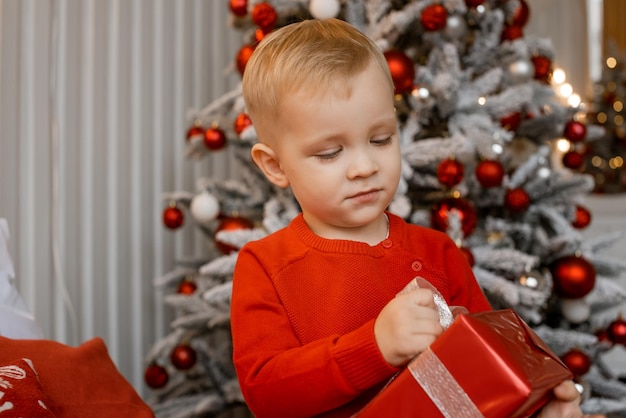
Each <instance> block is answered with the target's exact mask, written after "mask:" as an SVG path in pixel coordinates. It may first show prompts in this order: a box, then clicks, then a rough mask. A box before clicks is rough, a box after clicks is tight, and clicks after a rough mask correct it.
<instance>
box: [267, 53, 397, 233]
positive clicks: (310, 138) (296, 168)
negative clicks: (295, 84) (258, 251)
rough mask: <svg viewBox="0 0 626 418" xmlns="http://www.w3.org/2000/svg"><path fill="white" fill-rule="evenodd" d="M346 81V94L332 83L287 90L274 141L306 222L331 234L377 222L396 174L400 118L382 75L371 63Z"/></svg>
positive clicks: (393, 188)
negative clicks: (310, 92) (314, 91)
mask: <svg viewBox="0 0 626 418" xmlns="http://www.w3.org/2000/svg"><path fill="white" fill-rule="evenodd" d="M346 82H349V83H351V84H352V86H351V87H352V94H351V96H350V97H346V95H338V94H335V93H333V88H332V86H329V87H330V88H328V87H326V88H328V93H325V94H321V95H315V96H313V97H310V96H307V95H306V94H305V93H298V94H295V95H292V96H289V97H287V98H286V100H285V101H284V102H283V104H282V105H281V107H280V110H281V116H280V122H279V123H278V124H276V127H275V131H274V133H275V135H274V140H273V141H272V143H273V144H272V148H273V149H274V151H275V152H276V155H277V158H278V162H279V164H280V167H281V169H282V171H283V172H284V175H285V177H286V179H287V180H288V182H289V184H290V185H291V188H292V190H293V193H294V195H295V197H296V199H297V200H298V202H299V204H300V206H301V208H302V211H303V214H304V218H305V220H306V221H307V224H308V225H309V226H310V227H311V229H312V230H313V231H314V232H315V233H316V234H318V235H321V236H324V237H328V238H348V239H349V238H354V237H355V236H356V237H358V236H359V235H358V234H359V232H361V233H367V232H368V228H367V227H368V226H369V225H370V224H372V223H380V222H381V219H382V218H383V215H382V212H383V211H384V210H385V209H386V208H387V206H388V205H389V203H390V202H391V199H392V198H393V196H394V194H395V192H396V188H397V186H398V182H399V180H400V164H401V163H400V144H399V139H398V133H397V120H396V114H395V110H394V104H393V95H392V93H391V92H390V90H389V87H388V86H389V84H388V82H387V80H386V79H385V76H384V74H382V73H381V71H380V69H379V68H378V67H376V66H375V65H373V64H372V65H370V66H369V68H368V69H366V70H365V71H364V72H362V73H361V74H359V75H358V76H356V77H355V78H353V79H352V80H349V81H346ZM370 232H371V230H370ZM355 234H356V235H355Z"/></svg>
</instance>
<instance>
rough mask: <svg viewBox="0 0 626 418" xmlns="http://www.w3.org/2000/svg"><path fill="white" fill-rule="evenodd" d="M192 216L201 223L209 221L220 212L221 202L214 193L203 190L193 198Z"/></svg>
mask: <svg viewBox="0 0 626 418" xmlns="http://www.w3.org/2000/svg"><path fill="white" fill-rule="evenodd" d="M189 211H190V212H191V216H193V218H194V219H195V220H196V221H198V222H199V223H201V224H206V223H209V222H211V221H213V220H215V219H216V218H217V215H219V213H220V203H219V202H218V200H217V199H216V198H215V196H213V195H212V194H210V193H208V192H202V193H199V194H197V195H195V196H194V197H193V199H191V206H190V208H189Z"/></svg>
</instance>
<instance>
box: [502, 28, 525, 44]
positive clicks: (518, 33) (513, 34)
mask: <svg viewBox="0 0 626 418" xmlns="http://www.w3.org/2000/svg"><path fill="white" fill-rule="evenodd" d="M523 37H524V31H523V29H522V27H521V26H517V25H505V26H504V29H502V33H501V34H500V41H502V42H504V41H514V40H516V39H520V38H523Z"/></svg>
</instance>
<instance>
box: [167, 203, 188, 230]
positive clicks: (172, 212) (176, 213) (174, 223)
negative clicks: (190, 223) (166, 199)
mask: <svg viewBox="0 0 626 418" xmlns="http://www.w3.org/2000/svg"><path fill="white" fill-rule="evenodd" d="M184 222H185V215H184V214H183V211H182V210H180V209H179V208H178V207H177V206H176V205H174V206H172V205H170V206H168V207H167V208H165V210H164V211H163V224H164V225H165V226H166V227H168V228H169V229H178V228H180V227H181V226H182V225H183V223H184Z"/></svg>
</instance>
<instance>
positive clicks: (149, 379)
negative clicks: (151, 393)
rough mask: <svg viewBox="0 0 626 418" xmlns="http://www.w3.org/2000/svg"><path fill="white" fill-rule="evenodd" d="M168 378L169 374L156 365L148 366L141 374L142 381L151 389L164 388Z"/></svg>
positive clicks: (163, 368)
mask: <svg viewBox="0 0 626 418" xmlns="http://www.w3.org/2000/svg"><path fill="white" fill-rule="evenodd" d="M169 378H170V377H169V374H168V373H167V370H166V369H165V367H163V366H159V365H158V364H156V363H153V364H151V365H149V366H148V367H147V368H146V370H145V372H144V374H143V379H144V381H145V382H146V384H147V385H148V386H149V387H151V388H152V389H160V388H162V387H164V386H165V385H166V384H167V381H168V380H169Z"/></svg>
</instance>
